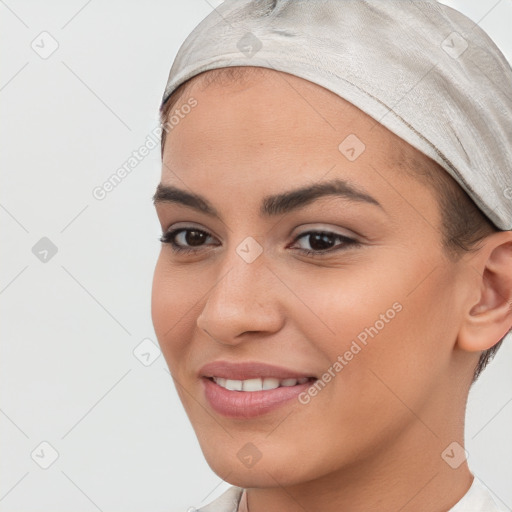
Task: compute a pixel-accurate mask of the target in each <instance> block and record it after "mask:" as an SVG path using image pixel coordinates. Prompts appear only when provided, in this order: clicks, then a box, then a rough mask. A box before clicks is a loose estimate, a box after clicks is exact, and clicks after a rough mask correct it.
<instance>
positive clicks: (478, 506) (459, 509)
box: [448, 476, 508, 512]
mask: <svg viewBox="0 0 512 512" xmlns="http://www.w3.org/2000/svg"><path fill="white" fill-rule="evenodd" d="M506 510H508V509H506V508H503V506H501V505H500V504H499V503H498V502H497V501H496V500H495V499H494V498H493V496H492V494H491V491H490V490H489V489H488V488H487V487H486V486H485V485H484V484H483V482H482V481H481V480H479V479H478V478H477V477H476V476H475V478H474V480H473V483H472V484H471V487H470V488H469V490H468V492H467V493H466V494H465V495H464V496H463V497H462V499H461V500H460V501H459V502H458V503H457V504H456V505H455V506H454V507H453V508H451V509H450V510H449V511H448V512H505V511H506Z"/></svg>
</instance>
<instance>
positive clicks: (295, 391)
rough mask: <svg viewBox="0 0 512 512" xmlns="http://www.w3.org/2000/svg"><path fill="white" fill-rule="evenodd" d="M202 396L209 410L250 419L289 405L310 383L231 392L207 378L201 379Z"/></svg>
mask: <svg viewBox="0 0 512 512" xmlns="http://www.w3.org/2000/svg"><path fill="white" fill-rule="evenodd" d="M201 381H202V384H203V390H204V394H205V396H206V399H207V400H208V403H209V404H210V406H211V408H212V409H213V410H214V411H215V412H217V413H219V414H222V415H223V416H226V417H228V418H238V419H250V418H255V417H256V416H260V415H262V414H266V413H269V412H272V411H274V410H275V409H278V408H280V407H283V406H285V405H287V404H290V403H291V401H292V400H294V399H297V397H298V396H299V395H300V394H301V393H303V392H304V391H306V389H307V388H308V387H309V386H311V384H312V381H310V382H305V383H304V384H297V385H295V386H284V387H279V388H276V389H268V390H262V391H250V392H245V391H231V390H229V389H226V388H223V387H222V386H219V385H218V384H216V383H215V382H214V381H213V380H211V378H209V377H202V378H201Z"/></svg>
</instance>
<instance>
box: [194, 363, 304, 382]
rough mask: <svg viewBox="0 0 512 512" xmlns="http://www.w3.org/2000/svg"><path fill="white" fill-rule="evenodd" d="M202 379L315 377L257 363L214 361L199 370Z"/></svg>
mask: <svg viewBox="0 0 512 512" xmlns="http://www.w3.org/2000/svg"><path fill="white" fill-rule="evenodd" d="M199 376H200V377H221V378H224V379H231V380H247V379H257V378H265V377H273V378H275V379H280V380H282V379H300V378H304V377H314V376H313V375H311V374H310V373H304V372H301V371H296V370H291V369H289V368H283V367H281V366H275V365H272V364H266V363H260V362H257V361H244V362H240V363H231V362H229V361H213V362H211V363H208V364H205V365H204V366H203V367H201V369H200V370H199Z"/></svg>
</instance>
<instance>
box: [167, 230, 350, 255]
mask: <svg viewBox="0 0 512 512" xmlns="http://www.w3.org/2000/svg"><path fill="white" fill-rule="evenodd" d="M182 231H197V232H199V233H203V234H205V235H207V236H211V235H210V234H209V233H208V232H207V231H204V230H202V229H196V228H177V229H174V230H173V231H169V232H167V233H164V234H163V235H162V236H161V237H160V238H159V241H160V242H162V243H164V244H169V245H170V246H171V249H172V251H173V252H174V253H176V254H178V253H179V254H190V253H196V252H198V251H200V250H201V249H200V248H199V249H190V248H188V247H182V246H180V245H178V244H177V243H176V242H175V241H174V237H175V236H176V235H177V234H178V233H181V232H182ZM313 234H315V235H316V234H319V235H327V236H330V235H332V236H333V237H334V238H336V239H338V240H341V241H343V244H342V245H341V247H339V248H338V249H325V250H323V251H322V250H316V251H315V250H309V249H298V250H299V251H300V252H302V253H303V254H306V255H308V256H313V257H322V256H324V255H328V254H330V253H333V252H338V251H342V250H345V249H347V248H348V247H349V246H352V247H356V246H359V245H360V243H359V242H358V241H357V240H355V239H353V238H349V237H347V236H345V235H340V234H338V233H333V232H332V231H323V230H318V231H315V230H311V231H306V232H304V233H301V234H300V235H298V236H297V237H296V238H295V240H294V241H293V243H295V242H297V241H298V240H300V239H301V238H303V237H305V236H308V235H313Z"/></svg>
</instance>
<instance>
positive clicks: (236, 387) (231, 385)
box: [226, 379, 242, 391]
mask: <svg viewBox="0 0 512 512" xmlns="http://www.w3.org/2000/svg"><path fill="white" fill-rule="evenodd" d="M226 389H229V390H231V391H242V381H241V380H231V379H226Z"/></svg>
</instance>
